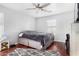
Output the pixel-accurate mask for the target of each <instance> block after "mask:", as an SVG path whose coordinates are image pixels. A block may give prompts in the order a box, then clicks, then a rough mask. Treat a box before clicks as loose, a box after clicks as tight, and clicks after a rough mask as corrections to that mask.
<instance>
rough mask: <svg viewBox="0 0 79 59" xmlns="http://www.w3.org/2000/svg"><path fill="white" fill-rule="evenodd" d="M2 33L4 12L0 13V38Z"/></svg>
mask: <svg viewBox="0 0 79 59" xmlns="http://www.w3.org/2000/svg"><path fill="white" fill-rule="evenodd" d="M3 33H4V14H3V13H0V39H1V37H2V35H3Z"/></svg>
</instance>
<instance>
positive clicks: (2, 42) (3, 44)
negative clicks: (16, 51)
mask: <svg viewBox="0 0 79 59" xmlns="http://www.w3.org/2000/svg"><path fill="white" fill-rule="evenodd" d="M8 48H9V41H8V40H7V39H0V51H3V50H6V49H8Z"/></svg>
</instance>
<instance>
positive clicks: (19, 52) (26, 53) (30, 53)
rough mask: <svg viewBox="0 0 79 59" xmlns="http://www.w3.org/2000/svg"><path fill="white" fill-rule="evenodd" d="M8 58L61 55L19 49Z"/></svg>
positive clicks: (58, 54) (51, 52) (53, 52)
mask: <svg viewBox="0 0 79 59" xmlns="http://www.w3.org/2000/svg"><path fill="white" fill-rule="evenodd" d="M7 56H60V53H59V52H55V51H41V50H36V49H30V48H17V49H16V50H14V51H13V52H11V53H9V54H8V55H7Z"/></svg>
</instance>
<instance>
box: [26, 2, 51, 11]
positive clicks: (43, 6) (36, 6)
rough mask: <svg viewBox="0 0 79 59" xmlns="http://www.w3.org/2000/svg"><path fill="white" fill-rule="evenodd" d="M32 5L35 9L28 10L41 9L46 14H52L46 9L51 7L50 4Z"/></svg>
mask: <svg viewBox="0 0 79 59" xmlns="http://www.w3.org/2000/svg"><path fill="white" fill-rule="evenodd" d="M32 5H33V6H34V8H27V9H26V10H35V9H39V10H41V11H44V12H51V11H49V10H46V9H44V8H45V7H48V6H49V5H50V3H43V4H42V3H32Z"/></svg>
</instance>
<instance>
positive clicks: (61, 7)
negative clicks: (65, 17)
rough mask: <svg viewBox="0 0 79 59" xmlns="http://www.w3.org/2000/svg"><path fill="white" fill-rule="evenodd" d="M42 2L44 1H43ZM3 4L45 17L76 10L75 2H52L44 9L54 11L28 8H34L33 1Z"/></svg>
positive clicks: (35, 15)
mask: <svg viewBox="0 0 79 59" xmlns="http://www.w3.org/2000/svg"><path fill="white" fill-rule="evenodd" d="M41 4H42V3H41ZM1 5H3V6H5V7H7V8H10V9H13V10H15V11H19V12H23V13H26V14H29V15H30V16H33V17H44V16H50V15H53V14H58V13H62V12H67V11H72V10H74V4H73V3H51V4H50V5H48V6H47V7H45V8H44V9H46V10H50V11H52V12H44V11H41V10H38V9H35V10H26V9H27V8H33V7H34V6H33V5H32V3H2V4H1Z"/></svg>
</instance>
